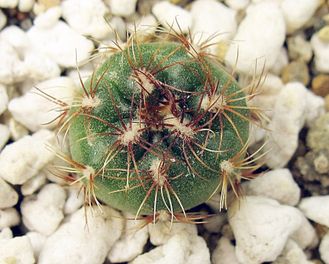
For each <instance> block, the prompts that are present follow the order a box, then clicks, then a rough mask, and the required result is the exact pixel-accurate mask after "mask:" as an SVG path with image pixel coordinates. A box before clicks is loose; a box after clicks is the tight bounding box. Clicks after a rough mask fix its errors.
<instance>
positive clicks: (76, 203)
mask: <svg viewBox="0 0 329 264" xmlns="http://www.w3.org/2000/svg"><path fill="white" fill-rule="evenodd" d="M83 203H84V197H83V194H82V193H81V190H80V188H75V186H72V187H71V188H69V189H68V198H67V200H66V202H65V205H64V213H65V214H72V213H74V212H75V211H77V210H78V209H80V208H81V207H82V205H83Z"/></svg>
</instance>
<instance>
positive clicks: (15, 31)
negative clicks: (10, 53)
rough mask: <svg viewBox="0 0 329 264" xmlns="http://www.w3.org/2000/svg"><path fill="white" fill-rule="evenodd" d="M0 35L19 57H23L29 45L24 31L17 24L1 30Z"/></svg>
mask: <svg viewBox="0 0 329 264" xmlns="http://www.w3.org/2000/svg"><path fill="white" fill-rule="evenodd" d="M0 37H1V39H3V40H5V41H6V42H7V43H8V44H10V45H11V46H12V47H13V48H14V49H15V50H16V52H17V53H18V54H19V56H20V57H24V53H25V51H26V49H27V48H28V47H29V45H30V42H29V38H28V37H27V35H26V33H25V31H23V30H22V29H21V28H19V27H18V26H9V27H6V28H4V29H3V30H2V31H1V33H0Z"/></svg>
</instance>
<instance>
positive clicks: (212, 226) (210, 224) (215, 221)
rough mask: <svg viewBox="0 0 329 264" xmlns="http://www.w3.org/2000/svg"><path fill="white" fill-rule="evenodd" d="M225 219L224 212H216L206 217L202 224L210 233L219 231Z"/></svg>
mask: <svg viewBox="0 0 329 264" xmlns="http://www.w3.org/2000/svg"><path fill="white" fill-rule="evenodd" d="M226 221H227V217H226V214H216V215H214V216H212V217H210V218H209V219H207V221H206V222H205V223H204V224H203V226H204V228H205V229H207V231H208V232H210V233H219V232H220V230H221V228H222V226H223V225H224V224H225V222H226Z"/></svg>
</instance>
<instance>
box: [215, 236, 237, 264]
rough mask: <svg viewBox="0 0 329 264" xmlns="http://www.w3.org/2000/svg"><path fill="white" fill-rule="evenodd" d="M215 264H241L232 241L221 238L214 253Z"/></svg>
mask: <svg viewBox="0 0 329 264" xmlns="http://www.w3.org/2000/svg"><path fill="white" fill-rule="evenodd" d="M211 260H212V263H213V264H240V263H239V261H238V260H237V258H236V255H235V248H234V246H233V245H232V244H231V242H230V240H228V239H227V238H226V237H221V238H220V239H219V241H218V244H217V247H216V248H215V250H214V251H213V253H212V258H211Z"/></svg>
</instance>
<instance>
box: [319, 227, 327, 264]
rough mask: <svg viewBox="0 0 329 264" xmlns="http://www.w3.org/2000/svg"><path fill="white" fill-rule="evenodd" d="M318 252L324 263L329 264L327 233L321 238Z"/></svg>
mask: <svg viewBox="0 0 329 264" xmlns="http://www.w3.org/2000/svg"><path fill="white" fill-rule="evenodd" d="M319 251H320V256H321V259H322V260H323V261H324V263H325V264H329V232H328V233H327V234H326V235H325V236H324V237H323V238H322V240H321V243H320V247H319Z"/></svg>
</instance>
